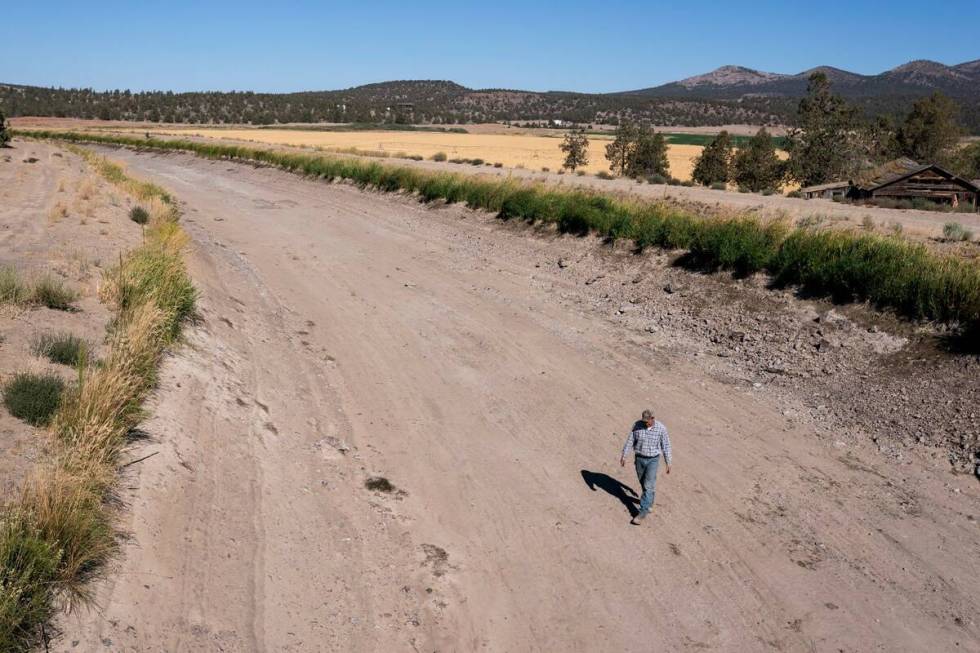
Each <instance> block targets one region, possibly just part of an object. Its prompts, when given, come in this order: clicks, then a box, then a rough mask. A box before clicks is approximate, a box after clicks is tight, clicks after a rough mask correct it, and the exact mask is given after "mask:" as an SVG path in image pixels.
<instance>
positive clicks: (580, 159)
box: [559, 131, 589, 172]
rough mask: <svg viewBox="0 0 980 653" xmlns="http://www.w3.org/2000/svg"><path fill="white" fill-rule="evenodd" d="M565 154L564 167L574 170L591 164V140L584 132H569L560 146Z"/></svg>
mask: <svg viewBox="0 0 980 653" xmlns="http://www.w3.org/2000/svg"><path fill="white" fill-rule="evenodd" d="M559 147H560V148H561V151H562V152H564V153H565V163H563V164H562V167H564V168H568V169H569V170H572V171H573V172H574V170H575V169H576V168H578V167H581V166H584V165H587V164H588V163H589V138H588V137H587V136H586V135H585V132H584V131H579V132H568V133H567V134H565V140H563V141H562V142H561V145H560V146H559Z"/></svg>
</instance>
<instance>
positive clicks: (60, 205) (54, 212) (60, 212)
mask: <svg viewBox="0 0 980 653" xmlns="http://www.w3.org/2000/svg"><path fill="white" fill-rule="evenodd" d="M67 217H68V205H67V204H65V203H64V202H62V201H58V202H55V205H54V206H52V207H51V210H50V211H48V220H50V221H51V222H58V221H59V220H61V219H62V218H67Z"/></svg>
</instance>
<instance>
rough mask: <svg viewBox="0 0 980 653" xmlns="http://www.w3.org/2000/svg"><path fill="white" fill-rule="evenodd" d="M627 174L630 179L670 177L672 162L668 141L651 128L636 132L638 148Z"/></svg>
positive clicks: (642, 128) (634, 151)
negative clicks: (668, 153)
mask: <svg viewBox="0 0 980 653" xmlns="http://www.w3.org/2000/svg"><path fill="white" fill-rule="evenodd" d="M627 174H628V175H629V176H630V177H649V176H651V175H660V176H661V177H669V176H670V162H669V161H668V160H667V141H666V139H664V135H663V134H658V133H657V132H656V131H654V130H653V129H652V128H650V127H646V126H644V127H641V128H639V129H638V130H637V131H636V146H635V149H634V150H633V157H632V160H631V161H630V164H629V167H628V170H627Z"/></svg>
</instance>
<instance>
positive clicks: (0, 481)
mask: <svg viewBox="0 0 980 653" xmlns="http://www.w3.org/2000/svg"><path fill="white" fill-rule="evenodd" d="M13 145H14V147H12V148H9V149H7V148H5V149H2V150H0V266H11V267H13V268H14V269H16V270H17V271H18V272H19V273H20V274H21V275H22V277H23V278H24V279H26V280H29V279H31V278H35V277H39V276H41V275H44V274H50V275H52V276H54V277H56V278H59V279H61V280H63V281H64V282H65V283H66V284H67V285H69V286H71V287H73V288H76V289H77V290H79V291H80V292H81V297H80V299H79V301H78V303H77V307H78V310H77V311H73V312H66V311H55V310H51V309H48V308H42V307H38V308H31V309H27V310H25V309H19V308H11V307H0V380H6V379H7V378H9V377H10V376H12V375H14V374H16V373H17V372H21V371H32V372H43V371H50V372H54V373H56V374H59V375H61V376H62V377H64V379H65V380H66V381H69V382H70V381H72V380H74V379H75V378H76V372H75V371H74V370H73V369H71V368H68V367H65V366H63V365H56V364H53V363H50V362H48V361H47V360H45V359H42V358H39V357H37V356H34V355H33V354H32V353H31V344H32V341H33V339H34V338H35V336H37V335H39V334H43V333H62V332H70V333H73V334H75V335H76V336H79V337H81V338H84V339H85V340H86V341H88V342H89V343H90V344H91V346H92V353H93V354H94V355H95V356H96V357H98V356H99V355H100V354H101V352H102V345H103V340H104V336H105V325H106V322H107V321H108V320H109V317H110V316H109V311H108V310H107V309H106V307H105V306H103V305H102V304H101V303H100V302H99V300H98V297H97V296H96V293H97V290H98V282H99V279H101V275H102V270H101V268H102V267H103V265H108V264H110V263H111V262H112V261H113V260H114V259H115V258H116V257H117V256H118V254H119V253H120V252H122V251H124V250H126V249H129V248H130V247H132V246H133V245H134V244H135V243H137V242H138V241H139V238H140V231H139V228H138V227H137V226H136V225H135V224H133V223H132V222H130V221H129V220H128V218H127V211H128V208H129V201H128V200H127V199H126V198H125V197H122V196H121V194H120V193H118V192H116V191H115V190H114V189H113V188H112V187H110V186H109V185H108V184H106V183H105V182H103V181H101V180H100V179H98V178H96V177H95V176H93V175H92V174H91V173H90V172H89V170H88V168H87V167H86V165H85V163H84V162H83V161H82V160H81V159H80V158H78V157H76V156H74V155H73V154H71V153H69V152H67V151H64V150H60V149H58V148H56V147H54V146H51V145H48V144H45V143H34V142H24V141H20V140H18V141H16V142H15V143H14V144H13ZM30 159H36V160H35V161H34V162H28V161H29V160H30ZM44 443H45V433H44V431H43V430H41V429H37V428H35V427H32V426H30V425H28V424H26V423H24V422H22V421H20V420H19V419H16V418H14V417H13V416H11V415H10V414H9V413H7V411H6V409H5V408H2V407H0V499H3V498H9V497H10V496H12V494H13V493H14V492H16V490H17V488H18V487H19V486H20V481H21V479H22V478H23V476H24V475H25V474H26V473H27V472H28V471H29V470H30V468H31V463H32V462H33V461H35V460H36V459H37V458H38V456H39V455H41V454H42V448H43V445H44Z"/></svg>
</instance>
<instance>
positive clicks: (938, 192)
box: [800, 159, 980, 209]
mask: <svg viewBox="0 0 980 653" xmlns="http://www.w3.org/2000/svg"><path fill="white" fill-rule="evenodd" d="M800 194H801V195H802V196H803V197H805V198H806V199H815V198H823V199H828V200H832V199H845V198H846V199H849V200H872V201H873V200H882V199H888V200H895V201H898V200H906V201H911V200H929V201H931V202H937V203H939V204H950V205H952V206H963V205H964V204H966V205H968V206H972V207H973V208H974V209H980V179H974V180H972V181H971V180H969V179H963V178H962V177H958V176H956V175H954V174H953V173H952V172H950V171H948V170H946V169H944V168H941V167H939V166H937V165H936V164H934V163H927V164H921V163H916V162H915V161H913V160H912V159H895V160H894V161H889V162H888V163H885V164H883V165H880V166H878V167H877V168H874V169H872V170H869V171H868V172H866V173H864V174H862V175H860V176H859V177H858V178H857V179H854V180H852V181H835V182H831V183H829V184H820V185H818V186H807V187H805V188H801V189H800Z"/></svg>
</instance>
